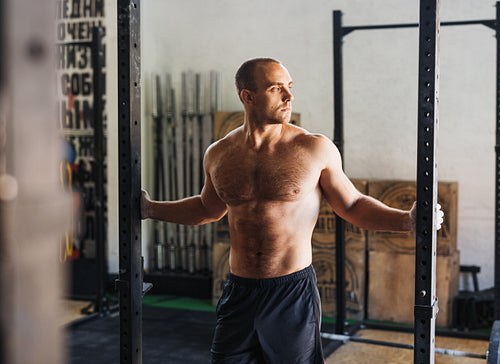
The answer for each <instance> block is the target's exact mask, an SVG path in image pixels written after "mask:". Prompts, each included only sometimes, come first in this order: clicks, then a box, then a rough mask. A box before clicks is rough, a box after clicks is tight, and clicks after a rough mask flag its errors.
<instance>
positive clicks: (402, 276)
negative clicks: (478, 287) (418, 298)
mask: <svg viewBox="0 0 500 364" xmlns="http://www.w3.org/2000/svg"><path fill="white" fill-rule="evenodd" d="M459 257H460V254H459V252H458V250H455V251H454V252H453V253H452V254H450V255H438V256H437V257H436V278H437V280H436V293H437V297H438V306H439V313H438V316H437V320H436V325H437V326H441V327H449V326H450V325H451V319H452V302H453V298H454V297H455V296H456V295H457V293H458V276H459V270H460V265H459ZM369 277H370V278H369V283H368V287H369V288H368V319H370V320H380V321H391V322H399V323H408V324H411V323H413V321H414V318H413V317H414V316H413V307H414V304H415V255H414V254H400V253H396V252H387V251H370V252H369Z"/></svg>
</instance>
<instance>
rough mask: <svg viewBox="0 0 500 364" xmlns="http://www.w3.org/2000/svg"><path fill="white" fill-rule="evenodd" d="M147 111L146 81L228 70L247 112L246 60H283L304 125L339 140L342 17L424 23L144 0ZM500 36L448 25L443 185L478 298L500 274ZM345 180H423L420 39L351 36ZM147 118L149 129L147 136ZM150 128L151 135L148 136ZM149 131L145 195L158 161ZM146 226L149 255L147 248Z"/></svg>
mask: <svg viewBox="0 0 500 364" xmlns="http://www.w3.org/2000/svg"><path fill="white" fill-rule="evenodd" d="M494 5H495V1H493V0H483V1H477V0H442V1H441V8H440V14H441V20H442V21H447V20H450V21H451V20H472V19H493V18H494V17H495V11H496V10H495V6H494ZM141 7H142V8H141V11H142V67H143V95H144V96H143V105H144V109H146V108H147V105H146V103H147V99H146V91H147V90H146V86H149V83H148V82H146V81H149V80H148V79H147V77H148V76H149V75H150V74H151V73H165V72H170V73H172V74H173V75H174V81H175V83H176V84H174V86H175V87H176V88H178V89H179V90H180V74H181V72H182V71H184V70H188V69H192V70H194V71H197V72H208V71H210V70H218V71H221V72H222V87H223V89H222V109H223V110H231V111H232V110H242V107H241V105H240V102H239V100H238V98H237V96H236V93H235V91H234V86H233V77H234V73H235V72H236V69H237V68H238V66H239V65H240V64H241V63H242V62H243V61H244V60H246V59H248V58H252V57H256V56H272V57H275V58H278V59H280V60H281V61H282V62H283V63H284V64H285V66H286V67H287V68H288V69H289V71H290V73H291V75H292V78H293V80H294V89H293V90H294V96H295V101H294V110H295V111H296V112H299V113H300V114H301V123H302V126H303V127H305V128H306V129H308V130H309V131H312V132H319V133H323V134H325V135H327V136H328V137H330V138H331V137H332V136H333V65H332V59H333V55H332V53H333V52H332V11H333V10H341V11H342V12H343V24H344V25H346V26H347V25H365V24H366V25H368V24H370V25H371V24H387V23H416V22H417V21H418V1H415V0H356V1H354V0H321V1H320V0H315V1H310V2H306V1H303V0H288V1H286V2H283V1H280V0H256V1H241V0H240V1H238V0H211V1H206V0H189V1H186V0H169V1H164V0H147V1H141ZM106 9H107V13H106V16H107V21H108V24H107V30H108V32H107V37H108V39H107V44H108V50H107V52H106V53H107V62H108V69H109V70H112V69H116V66H113V65H116V10H115V4H114V2H111V1H107V5H106ZM495 47H496V41H495V37H494V31H493V30H491V29H489V28H486V27H485V26H480V25H474V26H461V27H442V28H441V42H440V48H441V50H440V63H441V69H440V107H439V114H440V130H439V151H438V162H439V179H440V180H441V181H457V182H458V183H459V211H458V248H459V250H460V251H461V254H460V263H461V264H466V265H472V264H474V265H479V266H481V273H480V274H479V285H480V288H482V289H484V288H488V287H491V286H492V285H493V273H494V272H493V267H494V259H493V254H494V226H493V225H494V168H495V164H494V142H495V140H494V130H495ZM343 51H344V119H345V152H344V153H345V155H344V158H345V171H346V173H347V175H348V176H349V177H351V178H370V179H402V180H414V179H415V171H416V122H417V117H416V110H417V78H418V74H417V62H418V31H417V29H416V28H415V29H397V30H371V31H356V32H354V33H351V34H350V35H348V36H347V37H345V38H344V48H343ZM115 73H116V72H112V71H108V73H107V78H108V79H107V85H108V87H107V100H108V107H107V109H108V130H109V134H108V135H109V138H108V148H109V149H108V158H109V161H108V166H109V173H110V176H109V184H108V199H109V210H108V213H109V233H108V239H109V241H108V254H109V271H110V272H111V273H116V272H117V271H118V223H117V215H118V211H117V205H118V201H117V198H118V197H117V185H116V183H117V172H118V171H117V148H118V147H117V138H116V137H115V135H116V120H117V117H116V113H117V107H113V106H112V105H116V100H117V97H116V93H115V92H116V74H115ZM149 125H150V124H149V116H148V114H147V111H145V112H144V113H143V126H144V128H146V127H149ZM144 128H143V130H144ZM147 143H149V141H148V140H147V139H146V133H145V132H143V161H142V163H143V171H144V174H143V185H144V186H145V187H148V188H151V168H152V158H151V156H150V155H149V154H148V150H149V149H148V146H147V145H146V144H147ZM147 227H148V225H145V229H144V233H143V246H144V252H143V254H144V255H145V257H146V259H145V261H146V262H147V261H148V259H147V251H146V247H147V246H148V245H149V243H150V242H149V235H148V233H147V231H148V228H147Z"/></svg>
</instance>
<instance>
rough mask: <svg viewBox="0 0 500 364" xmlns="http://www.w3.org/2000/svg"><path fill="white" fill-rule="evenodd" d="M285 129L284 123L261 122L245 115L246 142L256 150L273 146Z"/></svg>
mask: <svg viewBox="0 0 500 364" xmlns="http://www.w3.org/2000/svg"><path fill="white" fill-rule="evenodd" d="M284 130H285V125H284V124H280V123H276V124H271V123H267V122H260V121H257V120H254V119H251V118H250V117H248V116H247V115H245V122H244V124H243V132H244V136H245V143H247V144H248V145H249V146H250V147H251V148H252V149H254V150H256V151H258V150H260V149H262V148H263V147H267V148H272V147H273V146H274V145H275V144H276V143H277V142H278V141H279V140H281V138H282V136H283V133H284Z"/></svg>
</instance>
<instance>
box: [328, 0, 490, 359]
mask: <svg viewBox="0 0 500 364" xmlns="http://www.w3.org/2000/svg"><path fill="white" fill-rule="evenodd" d="M463 25H484V26H486V27H488V28H491V29H493V30H495V31H496V37H497V97H496V99H497V107H496V120H497V123H496V132H497V133H496V134H497V141H496V145H497V146H496V156H497V158H496V176H497V178H496V180H495V186H496V196H495V199H496V204H495V206H496V208H495V319H497V320H498V319H499V318H500V217H499V216H500V76H499V75H500V72H499V69H500V2H497V16H496V19H495V20H470V21H450V22H442V23H440V22H439V17H438V0H425V1H424V0H422V1H421V2H420V19H419V23H408V24H386V25H364V26H347V27H344V26H342V15H341V12H340V11H334V12H333V60H334V62H333V71H334V142H335V144H336V145H337V147H338V148H339V151H340V152H341V154H342V153H343V146H344V136H343V71H342V40H343V37H344V36H345V35H347V34H349V33H351V32H353V31H354V30H371V29H395V28H415V27H420V29H419V32H420V36H419V83H418V85H419V98H418V160H417V201H418V209H417V232H416V267H415V311H414V314H415V345H414V346H415V351H414V357H415V362H418V363H420V362H422V363H428V362H433V361H434V345H433V344H432V343H433V338H434V327H435V317H436V314H437V298H436V294H435V250H436V236H435V235H436V232H435V228H434V226H435V221H434V220H435V205H436V201H437V169H436V163H435V141H436V134H435V133H434V126H436V125H437V90H438V88H437V87H438V85H437V71H438V70H437V65H438V63H437V56H438V47H437V41H438V34H439V32H438V29H439V27H440V26H463ZM336 225H337V229H336V238H335V239H336V242H337V244H336V252H335V254H336V277H337V280H336V292H337V297H336V307H337V320H336V328H335V330H336V333H337V334H345V331H346V329H345V319H346V297H345V286H346V281H345V263H344V260H345V239H344V228H343V226H344V221H343V220H342V219H341V218H340V217H337V221H336Z"/></svg>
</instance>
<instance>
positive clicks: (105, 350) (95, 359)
mask: <svg viewBox="0 0 500 364" xmlns="http://www.w3.org/2000/svg"><path fill="white" fill-rule="evenodd" d="M119 326H120V322H119V317H102V318H96V319H93V320H90V321H87V322H84V323H81V324H79V325H77V326H75V327H70V328H69V329H67V332H66V346H67V348H68V359H69V360H68V362H69V363H71V364H89V363H92V364H101V363H102V364H112V363H119V362H120V347H119V346H120V331H119ZM214 327H215V313H213V312H201V311H190V310H179V309H172V308H161V307H152V306H143V327H142V333H143V339H142V348H143V363H144V364H150V363H151V364H152V363H155V364H156V363H210V346H211V343H212V335H213V330H214Z"/></svg>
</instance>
